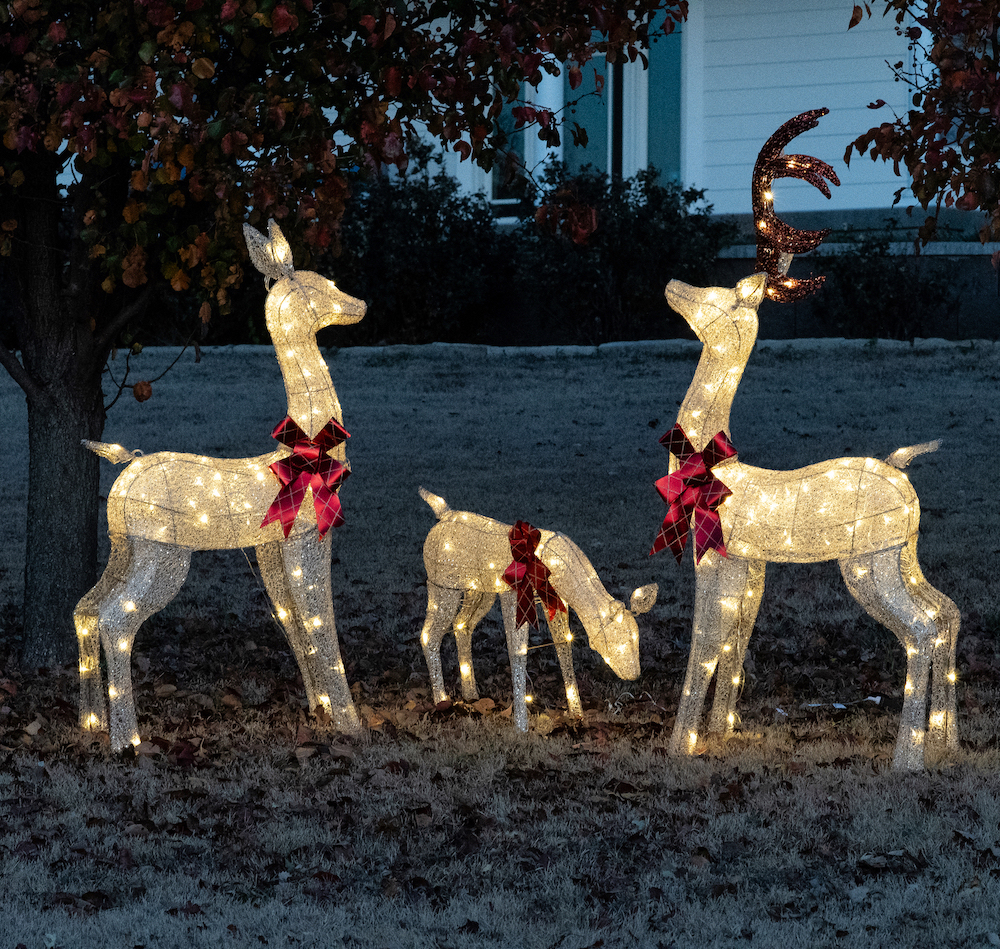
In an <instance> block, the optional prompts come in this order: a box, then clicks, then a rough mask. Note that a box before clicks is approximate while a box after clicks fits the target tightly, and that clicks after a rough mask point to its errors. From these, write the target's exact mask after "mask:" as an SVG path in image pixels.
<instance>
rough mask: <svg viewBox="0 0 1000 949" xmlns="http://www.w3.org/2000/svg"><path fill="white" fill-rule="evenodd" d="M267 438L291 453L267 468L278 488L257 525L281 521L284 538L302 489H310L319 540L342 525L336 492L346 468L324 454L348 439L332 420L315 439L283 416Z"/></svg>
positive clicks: (346, 470) (297, 507)
mask: <svg viewBox="0 0 1000 949" xmlns="http://www.w3.org/2000/svg"><path fill="white" fill-rule="evenodd" d="M271 437H272V438H276V439H277V440H278V441H279V442H281V444H282V445H287V446H288V447H289V448H291V450H292V453H291V454H290V455H289V456H288V457H287V458H279V459H278V460H277V461H276V462H274V464H272V465H270V468H271V470H272V471H273V472H274V475H275V477H276V478H277V479H278V481H279V482H281V489H280V490H279V491H278V495H277V497H276V498H275V499H274V500H273V501H272V502H271V506H270V507H269V508H268V509H267V514H266V515H265V516H264V520H263V521H261V525H260V526H261V527H267V525H268V524H271V523H273V522H274V521H281V528H282V530H283V531H284V532H285V536H286V537H287V536H288V534H289V532H290V531H291V529H292V524H293V523H294V522H295V517H296V515H297V514H298V513H299V508H300V507H301V506H302V501H303V499H304V498H305V496H306V488H312V493H313V506H314V507H315V508H316V526H317V527H318V528H319V538H320V540H322V539H323V538H324V537H325V536H326V533H327V531H328V530H329V529H330V528H331V527H339V526H340V525H341V524H343V523H344V515H343V513H342V512H341V509H340V499H339V498H338V497H337V489H338V488H339V487H340V486H341V485H342V484H343V483H344V479H345V478H346V477H347V476H348V475H349V474H350V473H351V469H350V468H348V467H347V466H346V465H344V464H341V463H340V462H339V461H336V460H335V459H333V458H330V457H329V456H328V455H327V452H328V451H330V449H332V448H336V447H337V446H338V445H340V444H342V443H343V441H344V439H345V438H350V437H351V436H350V434H349V433H348V432H347V430H346V429H345V428H344V427H343V426H342V425H341V424H340V423H339V422H337V420H336V419H330V421H329V422H327V423H326V425H324V426H323V428H322V429H321V430H320V431H319V433H318V434H317V435H316V437H315V438H310V437H309V436H308V435H306V433H305V432H303V431H302V429H301V428H299V426H298V425H297V424H296V423H295V421H294V420H293V419H292V418H291V416H288V415H286V416H285V417H284V419H282V420H281V421H280V422H279V423H278V424H277V425H276V426H275V428H274V431H273V432H271Z"/></svg>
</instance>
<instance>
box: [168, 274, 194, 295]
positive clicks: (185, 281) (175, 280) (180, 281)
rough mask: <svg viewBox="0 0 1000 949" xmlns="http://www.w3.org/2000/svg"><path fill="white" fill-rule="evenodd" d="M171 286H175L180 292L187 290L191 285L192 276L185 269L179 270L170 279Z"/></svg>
mask: <svg viewBox="0 0 1000 949" xmlns="http://www.w3.org/2000/svg"><path fill="white" fill-rule="evenodd" d="M170 286H171V287H173V288H174V289H175V290H176V291H177V292H178V293H179V292H180V291H181V290H187V288H188V287H190V286H191V278H190V277H188V275H187V274H186V273H185V272H184V271H183V270H178V271H177V273H175V274H174V275H173V277H172V278H171V280H170Z"/></svg>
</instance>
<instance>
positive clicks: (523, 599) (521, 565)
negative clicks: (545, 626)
mask: <svg viewBox="0 0 1000 949" xmlns="http://www.w3.org/2000/svg"><path fill="white" fill-rule="evenodd" d="M507 536H508V538H509V539H510V553H511V556H512V557H513V558H514V559H513V560H512V561H511V562H510V566H509V567H507V569H506V570H505V571H504V572H503V578H504V581H505V582H506V584H507V586H509V587H511V588H512V589H513V590H514V592H515V593H516V594H517V626H523V625H524V624H525V623H531V625H532V626H534V627H535V629H538V613H537V612H536V610H535V596H536V594H537V596H538V599H539V600H541V601H542V606H544V607H545V609H546V611H547V612H548V616H549V622H551V621H552V617H553V616H555V615H556V613H557V612H558V611H562V612H563V613H565V612H566V604H565V603H563V601H562V598H561V597H560V596H559V594H558V593H556V591H555V590H554V589H553V587H552V584H551V583H549V568H548V567H546V566H545V564H543V563H542V561H541V560H539V558H538V557H537V556H536V555H535V549H536V548H537V547H538V545H539V544H540V543H541V540H542V534H541V531H539V530H538V529H537V528H535V527H532V526H531V525H530V524H529V523H528V522H527V521H518V522H517V523H516V524H515V525H514V526H513V527H512V528H511V529H510V532H509V533H508V535H507Z"/></svg>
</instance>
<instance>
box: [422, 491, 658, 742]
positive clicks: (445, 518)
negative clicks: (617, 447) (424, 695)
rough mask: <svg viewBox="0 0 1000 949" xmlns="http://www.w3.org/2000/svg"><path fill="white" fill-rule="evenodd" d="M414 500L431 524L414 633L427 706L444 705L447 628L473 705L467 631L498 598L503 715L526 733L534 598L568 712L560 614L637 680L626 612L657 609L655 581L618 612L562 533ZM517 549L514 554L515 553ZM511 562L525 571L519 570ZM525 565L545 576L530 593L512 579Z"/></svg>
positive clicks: (573, 699)
mask: <svg viewBox="0 0 1000 949" xmlns="http://www.w3.org/2000/svg"><path fill="white" fill-rule="evenodd" d="M420 496H421V497H422V498H423V499H424V500H425V501H426V502H427V503H428V504H429V505H430V506H431V508H432V510H433V511H434V513H435V514H436V515H437V518H438V522H437V524H435V525H434V527H432V528H431V531H430V533H429V534H428V535H427V540H426V541H425V542H424V566H425V567H426V568H427V618H426V620H425V621H424V628H423V631H422V632H421V634H420V642H421V645H422V646H423V649H424V657H425V658H426V660H427V670H428V672H429V673H430V677H431V686H432V688H433V690H434V701H435V702H444V701H447V699H448V693H447V692H446V690H445V687H444V677H443V675H442V672H441V641H442V640H443V639H444V637H445V634H446V633H447V632H448V630H449V628H450V629H453V630H454V632H455V641H456V643H457V644H458V662H459V671H460V673H461V678H462V697H463V698H464V699H465V701H466V702H473V701H475V700H476V699H478V698H479V691H478V690H477V688H476V675H475V672H474V670H473V668H472V645H471V644H472V634H473V632H474V631H475V629H476V626H477V625H478V624H479V621H480V620H481V619H482V618H483V617H484V616H485V615H486V614H487V613H489V611H490V610H491V609H492V608H493V604H494V602H495V601H496V598H497V597H498V596H499V597H500V610H501V612H502V614H503V623H504V630H505V632H506V636H507V650H508V654H509V657H510V668H511V675H512V678H513V682H514V701H513V703H512V708H513V711H512V715H513V719H514V725H515V727H517V728H518V729H519V730H520V731H527V729H528V710H527V704H526V695H525V691H526V678H527V671H526V667H527V653H528V625H529V624H531V625H533V623H531V619H533V618H534V614H535V605H534V600H535V597H536V596H538V597H539V598H540V599H541V601H542V605H543V606H545V607H547V613H548V618H549V632H550V633H551V635H552V642H553V645H554V646H555V648H556V655H557V656H558V657H559V666H560V668H561V669H562V674H563V682H564V684H565V686H566V701H567V703H568V705H569V711H570V714H572V715H577V716H579V715H582V714H583V708H582V706H581V704H580V694H579V690H578V689H577V684H576V674H575V673H574V671H573V653H572V645H571V644H572V639H573V636H572V634H571V633H570V629H569V615H568V612H567V607H572V608H573V609H574V610H575V611H576V614H577V616H578V617H579V618H580V622H582V623H583V627H584V629H586V631H587V637H588V639H589V641H590V648H591V649H593V650H595V651H596V652H597V653H599V654H600V656H601V657H602V658H603V659H604V661H605V662H607V664H608V665H609V666H610V667H611V669H612V671H614V673H615V674H616V675H618V676H621V678H623V679H635V678H636V677H637V676H638V675H639V630H638V627H637V625H636V622H635V615H634V614H638V613H645V612H647V611H648V610H649V609H650V608H651V607H652V606H653V603H655V602H656V593H657V587H656V584H655V583H653V584H649V585H648V586H645V587H639V588H638V589H637V590H636V591H635V592H634V593H633V594H632V598H631V601H630V604H629V609H626V608H625V604H624V603H621V602H619V601H618V600H616V599H614V598H613V597H612V596H610V595H609V594H608V592H607V591H606V590H605V589H604V586H603V585H602V584H601V581H600V579H599V577H598V576H597V572H596V571H595V570H594V568H593V567H592V566H591V564H590V561H589V560H587V558H586V557H585V556H584V554H583V551H582V550H580V548H579V547H577V545H576V544H574V543H573V541H571V540H570V539H569V538H568V537H567V536H566V535H565V534H558V533H554V532H552V531H537V530H535V529H534V528H532V527H531V525H529V524H525V523H524V522H521V521H519V522H518V524H516V525H513V526H512V525H510V524H502V523H500V522H499V521H495V520H493V519H492V518H489V517H483V516H482V515H481V514H472V513H470V512H469V511H453V510H452V509H451V508H450V507H449V506H448V503H447V501H445V499H444V498H441V497H438V496H437V495H436V494H431V493H430V492H429V491H425V490H424V489H423V488H420ZM519 545H520V546H521V547H522V548H523V549H521V550H518V549H517V548H518V546H519ZM518 564H520V565H524V566H526V568H527V570H526V571H525V570H520V571H518V568H517V565H518ZM533 567H534V568H535V569H540V570H541V573H542V574H543V575H544V577H543V579H542V580H541V582H540V583H538V585H537V588H535V587H531V586H528V585H525V584H523V583H519V582H518V580H517V579H516V578H515V573H518V574H519V576H521V575H523V574H524V573H525V572H527V573H530V572H531V571H532V569H533ZM505 576H506V578H507V579H505ZM529 617H530V618H529Z"/></svg>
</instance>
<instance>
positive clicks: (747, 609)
mask: <svg viewBox="0 0 1000 949" xmlns="http://www.w3.org/2000/svg"><path fill="white" fill-rule="evenodd" d="M739 564H742V565H743V567H744V570H743V579H742V592H741V593H740V595H739V597H734V598H732V600H733V601H734V602H727V600H723V601H722V603H721V610H720V616H721V621H722V652H721V653H720V654H719V667H718V670H717V672H716V674H715V701H714V702H713V703H712V714H711V716H710V718H709V722H708V730H709V731H710V732H721V733H723V734H728V733H729V732H731V731H732V730H733V728H734V727H735V725H736V699H737V696H738V695H739V694H740V690H741V687H742V684H743V661H744V659H745V658H746V653H747V645H748V644H749V643H750V634H751V633H752V632H753V628H754V624H755V623H756V622H757V612H758V611H759V610H760V601H761V597H762V595H763V593H764V572H765V570H766V568H767V563H766V561H763V560H734V564H733V578H732V585H733V587H736V586H738V585H740V577H739V575H738V571H737V569H736V567H737V565H739ZM730 618H731V619H732V622H731V625H730V622H729V621H730Z"/></svg>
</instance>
